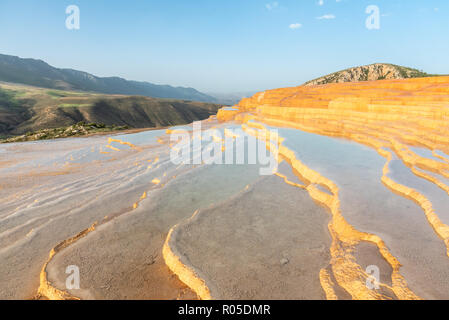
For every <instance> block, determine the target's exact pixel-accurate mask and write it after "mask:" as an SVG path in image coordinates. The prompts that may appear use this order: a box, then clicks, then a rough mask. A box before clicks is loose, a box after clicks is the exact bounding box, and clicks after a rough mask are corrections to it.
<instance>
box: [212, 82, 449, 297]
mask: <svg viewBox="0 0 449 320" xmlns="http://www.w3.org/2000/svg"><path fill="white" fill-rule="evenodd" d="M218 119H221V120H222V121H229V120H230V119H235V120H237V121H240V122H242V123H243V126H244V127H246V128H247V130H251V131H253V132H254V130H256V131H259V132H260V131H264V130H266V129H267V128H268V126H270V127H277V128H281V127H285V128H295V129H297V130H300V131H305V132H311V133H315V134H319V135H322V136H329V137H339V138H344V139H347V140H351V141H354V142H357V143H358V144H362V145H366V146H368V147H370V148H372V149H373V150H375V151H376V152H377V153H378V154H379V155H380V156H382V157H383V158H384V159H385V165H384V166H383V168H382V169H381V170H380V172H379V181H378V182H379V183H382V184H383V186H384V187H385V188H387V189H388V190H390V191H391V193H392V194H395V195H399V196H402V197H403V198H405V199H409V200H411V201H413V202H414V203H415V204H416V205H417V206H418V207H420V209H421V213H422V214H423V216H425V218H426V220H427V223H428V226H429V229H430V228H431V229H432V230H433V232H434V234H435V236H436V237H438V238H439V240H440V241H441V243H442V244H444V248H443V249H441V248H440V253H439V254H438V255H439V256H440V257H439V258H438V259H439V260H440V261H441V263H443V264H445V268H447V262H446V261H444V260H443V259H441V256H442V255H443V254H444V256H446V255H447V256H446V257H445V258H446V259H447V258H448V257H449V226H448V223H449V215H448V213H449V205H448V202H447V196H448V194H449V184H448V182H449V180H448V178H449V156H448V155H449V77H433V78H419V79H410V80H385V81H371V82H359V83H341V84H328V85H320V86H309V87H306V86H300V87H295V88H284V89H276V90H269V91H265V92H261V93H258V94H256V95H254V96H253V97H251V98H248V99H243V100H242V101H241V102H240V104H239V110H238V111H236V110H223V111H220V112H219V114H218ZM252 127H253V128H252ZM254 134H258V133H257V132H254ZM281 136H282V134H281ZM279 150H280V154H281V156H282V157H283V158H284V159H285V160H286V161H288V162H289V163H290V164H291V165H292V167H293V168H294V169H295V171H296V172H297V174H298V176H300V177H301V179H302V180H303V181H304V182H305V184H306V189H307V190H308V192H309V194H310V196H311V197H312V198H314V199H315V200H317V201H318V202H320V203H322V204H324V205H325V206H326V207H327V208H328V209H329V211H330V212H331V215H332V219H331V221H330V223H329V232H330V234H331V235H332V239H333V244H332V247H331V254H332V259H331V268H330V270H326V269H322V270H321V273H320V277H321V282H322V286H323V289H324V290H325V291H326V294H327V297H328V298H337V296H338V295H337V294H336V293H335V288H338V289H340V288H344V289H345V291H347V292H348V293H349V294H350V295H351V296H352V297H353V298H356V299H358V298H360V299H371V298H374V299H383V298H399V299H419V298H420V296H419V295H417V294H415V292H413V290H411V289H410V288H409V287H408V285H407V281H406V279H405V278H404V276H403V275H402V274H401V269H403V268H402V264H401V262H400V260H401V259H399V260H398V258H397V257H396V256H394V254H392V252H391V250H390V248H389V245H388V244H386V243H385V242H384V241H383V239H382V238H381V237H380V236H379V235H376V234H372V233H369V232H363V231H361V230H357V229H356V228H355V227H354V226H353V225H351V224H349V223H348V222H347V220H346V219H345V216H347V215H349V213H348V212H345V210H343V209H342V206H343V203H342V199H340V195H341V194H343V192H344V189H351V188H350V186H348V185H346V186H339V185H338V183H335V182H334V181H332V180H331V179H328V177H325V176H323V175H321V173H320V172H317V171H314V170H312V169H311V168H310V167H308V166H306V165H304V163H302V162H301V160H302V159H301V153H302V152H305V151H304V150H301V149H298V150H292V149H291V148H289V147H287V146H286V143H281V144H280V145H279ZM327 151H328V150H321V152H324V153H325V152H327ZM335 157H336V158H337V157H338V156H337V155H335ZM329 161H334V160H333V159H331V157H329ZM335 161H337V160H335ZM314 165H316V163H314ZM401 165H403V168H401V167H400V166H401ZM392 168H395V169H392ZM344 174H346V175H347V174H349V175H350V174H354V175H356V174H357V171H356V170H354V171H353V172H352V173H351V172H350V171H349V172H346V173H343V175H344ZM361 174H362V176H360V177H359V179H363V178H365V177H363V172H361ZM366 174H368V173H366ZM317 185H320V186H324V187H326V188H327V190H330V194H329V193H327V192H323V191H322V190H319V189H317V188H316V186H317ZM341 189H343V190H341ZM352 191H353V193H357V192H361V190H360V189H359V190H357V189H354V190H352ZM361 193H362V192H361ZM355 196H358V195H356V194H354V195H353V197H355ZM372 196H373V197H374V196H375V195H374V194H373V195H372ZM382 201H388V200H386V199H381V198H379V199H377V204H376V203H373V204H374V207H373V206H372V207H371V208H370V210H374V211H376V210H377V211H378V219H381V213H382V212H380V211H382V208H381V207H382V205H381V202H382ZM348 211H349V210H348ZM406 211H407V210H406ZM365 212H366V211H365ZM396 213H398V212H396ZM408 213H409V214H410V219H414V218H415V217H416V214H417V212H416V210H413V209H412V208H410V209H409V210H408ZM353 219H354V218H353ZM394 219H395V217H392V221H385V223H387V224H395V223H396V222H397V221H395V220H394ZM355 220H356V219H354V221H355ZM397 230H398V231H397V232H398V235H397V236H398V237H402V235H400V231H399V230H400V228H398V229H397ZM420 236H421V235H414V237H420ZM388 237H389V238H390V239H392V238H394V237H392V235H388ZM361 243H371V244H373V245H374V246H375V247H377V249H378V252H379V254H380V255H381V256H382V258H383V260H385V261H387V262H388V264H389V265H390V266H391V269H392V272H391V279H390V285H386V284H381V285H380V287H381V288H382V287H384V288H388V290H389V291H390V292H389V293H386V292H385V291H384V292H382V290H381V291H377V292H376V291H373V290H367V288H366V286H365V279H366V272H365V271H364V270H363V269H362V268H361V267H360V265H359V264H358V261H357V260H358V259H357V258H356V257H355V256H354V254H353V252H354V250H355V248H356V247H357V246H359V245H360V244H361ZM391 246H393V245H392V244H391ZM423 249H424V250H426V249H425V248H423ZM429 251H430V250H429ZM398 252H399V250H398ZM423 256H426V253H423ZM407 258H409V257H407V255H406V254H404V257H403V259H402V260H405V259H407ZM424 259H427V258H424ZM429 259H430V258H429ZM411 261H413V259H411ZM421 261H422V260H421ZM411 263H412V262H411ZM415 263H419V259H418V260H415ZM405 267H407V266H405ZM417 272H419V271H415V274H414V275H413V276H415V277H416V278H419V276H418V274H417ZM426 272H429V271H424V270H422V271H421V273H426ZM330 273H332V276H333V277H334V279H335V280H336V281H332V280H330V278H331V277H330ZM407 273H408V272H407ZM409 274H410V275H412V272H410V273H409ZM413 276H412V277H413ZM427 276H429V275H427ZM410 281H411V282H415V281H416V279H410V280H409V282H410ZM416 282H419V281H416ZM430 282H431V281H430ZM428 284H429V283H428ZM445 285H447V283H445ZM416 287H419V286H418V285H417V286H416ZM415 291H420V292H419V293H420V294H422V295H426V290H425V289H423V288H422V287H421V288H419V289H418V290H415ZM426 297H431V296H430V295H426ZM440 298H441V296H440ZM443 298H444V296H443ZM446 298H447V296H446Z"/></svg>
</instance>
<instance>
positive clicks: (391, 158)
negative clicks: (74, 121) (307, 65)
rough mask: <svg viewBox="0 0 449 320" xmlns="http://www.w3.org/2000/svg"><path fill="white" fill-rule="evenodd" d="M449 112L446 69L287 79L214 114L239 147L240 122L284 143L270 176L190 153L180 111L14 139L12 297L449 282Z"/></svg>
mask: <svg viewBox="0 0 449 320" xmlns="http://www.w3.org/2000/svg"><path fill="white" fill-rule="evenodd" d="M448 122H449V77H438V78H425V79H411V80H386V81H375V82H363V83H343V84H329V85H322V86H308V87H305V86H300V87H295V88H285V89H277V90H270V91H266V92H261V93H258V94H256V95H254V96H253V97H251V98H248V99H244V100H242V101H241V102H240V104H239V105H238V106H236V107H231V108H230V107H227V108H223V109H221V110H220V111H219V113H218V115H217V119H215V118H214V117H211V118H210V119H208V120H205V121H203V122H202V125H203V129H208V128H214V129H216V130H217V132H220V133H221V138H220V137H219V136H218V135H217V136H214V137H213V138H212V140H213V141H214V143H217V144H219V145H220V146H221V150H223V147H224V145H223V140H222V139H223V137H225V136H227V137H233V139H234V140H236V144H237V139H236V137H238V135H237V134H234V133H232V132H231V130H233V129H235V128H238V129H242V131H241V132H245V133H246V134H247V135H249V136H252V137H254V136H255V137H257V138H258V139H259V141H260V140H263V141H264V142H265V144H264V149H265V148H267V149H268V150H269V151H275V150H278V151H279V152H278V154H279V156H277V157H276V160H277V161H278V162H279V166H278V169H277V171H276V172H273V173H274V174H273V175H269V176H261V175H260V173H259V167H260V166H259V165H253V164H243V165H220V164H214V165H205V164H204V163H198V164H195V165H193V164H174V163H173V162H172V161H171V159H170V152H171V150H173V149H174V148H175V146H174V143H173V142H172V141H171V140H170V133H173V132H175V131H176V129H180V128H172V129H170V130H155V131H146V132H140V133H134V134H123V135H112V136H96V137H87V138H83V139H79V138H78V139H64V140H54V141H39V142H26V143H15V144H9V145H1V146H0V157H1V161H0V174H1V176H2V179H1V180H0V195H1V197H0V241H1V242H0V283H1V284H2V286H1V288H0V297H1V298H4V299H12V298H21V299H26V298H47V299H192V298H200V299H216V298H223V299H447V298H449V251H448V250H449V227H448V225H449V197H448V193H449V128H448ZM182 129H185V130H192V129H191V126H184V127H182ZM268 129H276V130H278V136H279V137H280V139H278V140H277V141H272V140H269V139H267V137H269V135H266V134H265V133H266V132H267V130H268ZM192 139H195V137H193V138H192ZM202 139H203V137H201V136H200V137H199V140H202ZM270 139H271V138H270ZM245 143H246V142H245V141H243V144H245ZM202 148H203V149H204V148H205V146H204V145H203V146H202ZM245 150H246V149H245ZM246 152H248V151H246ZM272 154H276V153H275V152H272ZM72 265H74V266H78V267H79V269H80V277H81V286H80V289H76V288H75V289H67V288H66V277H67V274H66V268H67V266H72ZM373 266H374V267H375V268H377V269H378V270H379V278H378V279H376V281H374V282H373V281H372V279H371V278H370V277H369V276H370V273H369V270H372V267H373ZM370 281H371V282H370ZM368 282H369V283H371V284H372V285H373V286H372V287H370V286H368V285H367V283H368Z"/></svg>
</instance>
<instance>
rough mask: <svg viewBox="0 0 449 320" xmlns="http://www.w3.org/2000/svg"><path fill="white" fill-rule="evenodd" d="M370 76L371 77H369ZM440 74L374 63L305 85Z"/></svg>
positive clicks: (336, 73) (342, 71) (335, 73)
mask: <svg viewBox="0 0 449 320" xmlns="http://www.w3.org/2000/svg"><path fill="white" fill-rule="evenodd" d="M370 76H371V77H370ZM437 76H441V75H436V74H429V73H426V72H424V71H421V70H417V69H413V68H407V67H402V66H398V65H394V64H388V63H376V64H372V65H367V66H361V67H355V68H349V69H345V70H341V71H338V72H334V73H332V74H329V75H326V76H323V77H320V78H317V79H314V80H311V81H308V82H306V83H305V85H310V84H329V83H336V82H356V81H368V80H370V79H373V78H374V79H376V80H385V79H408V78H424V77H437Z"/></svg>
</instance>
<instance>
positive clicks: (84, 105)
mask: <svg viewBox="0 0 449 320" xmlns="http://www.w3.org/2000/svg"><path fill="white" fill-rule="evenodd" d="M89 106H91V104H89V103H83V104H78V103H63V104H60V105H59V107H60V108H83V107H89Z"/></svg>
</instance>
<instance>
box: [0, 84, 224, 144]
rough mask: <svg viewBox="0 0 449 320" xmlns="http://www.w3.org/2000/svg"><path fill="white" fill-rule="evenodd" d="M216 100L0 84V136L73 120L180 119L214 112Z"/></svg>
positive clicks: (136, 123) (157, 122)
mask: <svg viewBox="0 0 449 320" xmlns="http://www.w3.org/2000/svg"><path fill="white" fill-rule="evenodd" d="M219 107H220V105H217V104H212V103H205V102H193V101H187V100H175V99H159V98H149V97H143V96H124V95H105V94H94V93H85V92H74V91H61V90H48V89H43V88H37V87H29V86H22V85H16V84H7V83H0V136H3V137H6V136H14V135H21V134H25V133H27V132H32V131H38V130H42V129H51V128H60V127H66V126H71V125H73V124H76V123H79V122H86V123H99V124H105V125H108V126H112V125H114V126H128V127H130V128H155V127H164V126H171V125H178V124H186V123H190V122H193V121H196V120H202V119H206V118H208V117H209V116H211V115H214V114H215V113H216V112H217V110H218V108H219Z"/></svg>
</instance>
